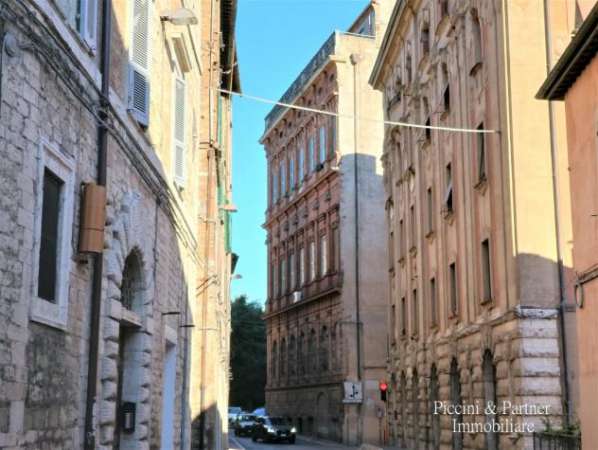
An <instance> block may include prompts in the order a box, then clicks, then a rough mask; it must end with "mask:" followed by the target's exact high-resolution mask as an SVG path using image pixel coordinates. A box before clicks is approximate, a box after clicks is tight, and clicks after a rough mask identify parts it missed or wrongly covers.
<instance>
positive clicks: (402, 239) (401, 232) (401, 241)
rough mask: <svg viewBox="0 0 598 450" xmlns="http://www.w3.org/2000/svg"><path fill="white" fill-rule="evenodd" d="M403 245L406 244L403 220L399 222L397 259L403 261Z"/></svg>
mask: <svg viewBox="0 0 598 450" xmlns="http://www.w3.org/2000/svg"><path fill="white" fill-rule="evenodd" d="M405 245H407V242H406V240H405V225H404V223H403V219H401V220H399V258H400V259H403V258H404V257H405Z"/></svg>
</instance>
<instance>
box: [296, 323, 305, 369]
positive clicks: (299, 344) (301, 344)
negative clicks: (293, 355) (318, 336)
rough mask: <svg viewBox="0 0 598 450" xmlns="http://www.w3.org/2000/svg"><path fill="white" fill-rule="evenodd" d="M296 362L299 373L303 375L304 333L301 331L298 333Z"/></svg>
mask: <svg viewBox="0 0 598 450" xmlns="http://www.w3.org/2000/svg"><path fill="white" fill-rule="evenodd" d="M297 364H298V365H299V367H298V373H299V375H305V334H304V333H303V331H302V332H301V334H300V335H299V342H297Z"/></svg>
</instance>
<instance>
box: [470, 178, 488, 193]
mask: <svg viewBox="0 0 598 450" xmlns="http://www.w3.org/2000/svg"><path fill="white" fill-rule="evenodd" d="M473 187H474V189H475V190H476V191H478V192H479V193H480V194H482V195H484V194H485V193H486V190H487V189H488V178H486V176H485V175H484V176H483V177H482V178H480V179H479V180H478V182H477V183H476V184H475V185H474V186H473Z"/></svg>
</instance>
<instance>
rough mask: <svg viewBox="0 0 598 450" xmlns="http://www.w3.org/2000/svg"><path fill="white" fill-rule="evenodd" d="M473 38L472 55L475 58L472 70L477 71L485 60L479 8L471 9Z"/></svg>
mask: <svg viewBox="0 0 598 450" xmlns="http://www.w3.org/2000/svg"><path fill="white" fill-rule="evenodd" d="M470 16H471V39H472V41H473V42H472V55H473V60H472V64H471V71H472V72H473V71H475V68H476V67H477V66H478V65H479V64H482V61H483V60H484V57H483V54H482V30H481V27H480V17H479V15H478V11H477V9H472V10H471V14H470Z"/></svg>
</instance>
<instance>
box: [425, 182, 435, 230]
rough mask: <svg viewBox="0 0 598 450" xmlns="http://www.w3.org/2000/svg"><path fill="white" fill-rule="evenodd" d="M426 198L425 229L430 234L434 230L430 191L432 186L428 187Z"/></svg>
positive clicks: (432, 198)
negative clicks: (426, 218)
mask: <svg viewBox="0 0 598 450" xmlns="http://www.w3.org/2000/svg"><path fill="white" fill-rule="evenodd" d="M426 198H427V201H428V226H427V228H428V229H427V230H426V231H427V233H428V234H430V233H432V232H433V231H434V195H433V192H432V187H429V188H428V191H427V196H426Z"/></svg>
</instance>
